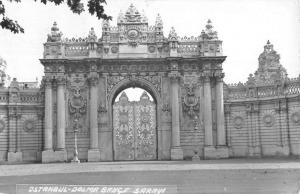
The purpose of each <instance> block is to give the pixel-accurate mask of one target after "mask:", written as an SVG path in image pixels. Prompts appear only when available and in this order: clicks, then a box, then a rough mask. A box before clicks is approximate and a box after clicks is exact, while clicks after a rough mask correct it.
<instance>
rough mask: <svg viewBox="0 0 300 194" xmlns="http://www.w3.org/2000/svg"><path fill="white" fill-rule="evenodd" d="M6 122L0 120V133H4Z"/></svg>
mask: <svg viewBox="0 0 300 194" xmlns="http://www.w3.org/2000/svg"><path fill="white" fill-rule="evenodd" d="M5 127H6V125H5V121H4V120H3V119H1V120H0V133H2V132H3V131H4V129H5Z"/></svg>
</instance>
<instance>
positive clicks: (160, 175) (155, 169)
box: [0, 159, 300, 194]
mask: <svg viewBox="0 0 300 194" xmlns="http://www.w3.org/2000/svg"><path fill="white" fill-rule="evenodd" d="M299 183H300V161H299V160H297V159H256V160H244V159H240V160H211V161H209V160H205V161H199V162H191V161H165V162H164V161H156V162H102V163H81V164H72V163H52V164H18V165H6V164H3V165H0V193H9V194H10V193H16V189H15V188H16V184H68V185H176V186H177V191H178V192H177V193H178V194H189V193H195V194H202V193H210V194H212V193H214V194H217V193H218V194H219V193H236V194H245V193H263V194H265V193H270V194H276V193H280V194H282V193H284V194H285V193H286V194H287V193H289V194H295V193H300V187H299V185H300V184H299Z"/></svg>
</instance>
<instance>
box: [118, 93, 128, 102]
mask: <svg viewBox="0 0 300 194" xmlns="http://www.w3.org/2000/svg"><path fill="white" fill-rule="evenodd" d="M119 101H128V96H127V94H126V92H122V94H121V96H120V98H119Z"/></svg>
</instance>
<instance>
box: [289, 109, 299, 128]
mask: <svg viewBox="0 0 300 194" xmlns="http://www.w3.org/2000/svg"><path fill="white" fill-rule="evenodd" d="M291 121H292V122H293V123H294V124H296V125H300V112H294V113H292V115H291Z"/></svg>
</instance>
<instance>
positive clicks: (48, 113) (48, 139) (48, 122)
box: [42, 77, 54, 162]
mask: <svg viewBox="0 0 300 194" xmlns="http://www.w3.org/2000/svg"><path fill="white" fill-rule="evenodd" d="M44 83H45V85H44V86H45V104H44V106H45V109H44V110H45V114H44V148H43V152H42V162H51V161H52V159H51V158H52V157H53V154H54V153H53V139H52V133H53V99H52V93H53V89H52V79H51V78H50V77H46V78H45V79H44Z"/></svg>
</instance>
